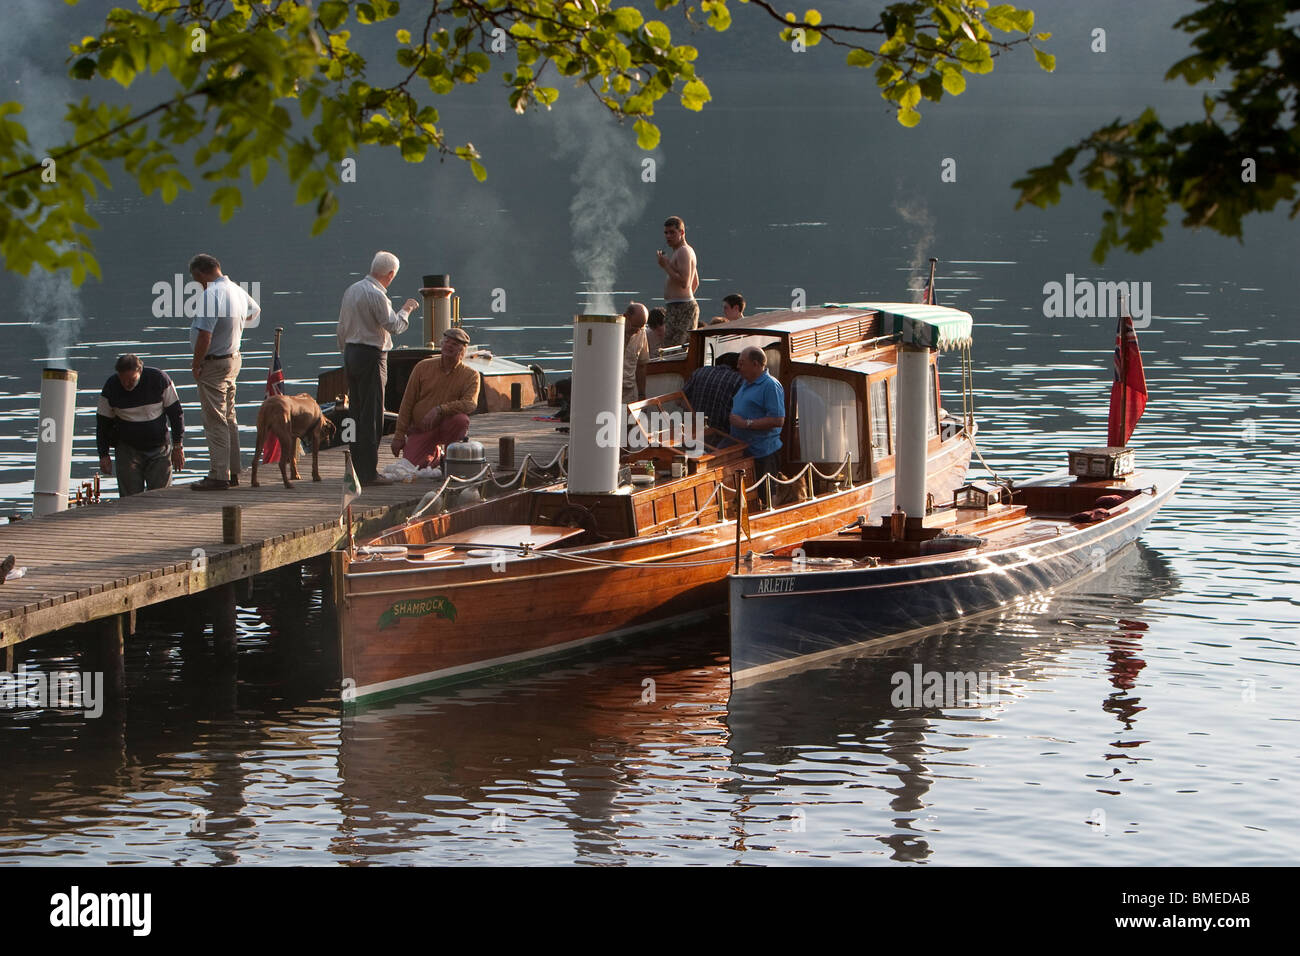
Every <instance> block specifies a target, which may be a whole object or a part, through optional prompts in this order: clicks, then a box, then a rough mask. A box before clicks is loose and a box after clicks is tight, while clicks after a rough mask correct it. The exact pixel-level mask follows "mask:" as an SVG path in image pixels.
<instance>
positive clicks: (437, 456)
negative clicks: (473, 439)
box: [402, 415, 469, 468]
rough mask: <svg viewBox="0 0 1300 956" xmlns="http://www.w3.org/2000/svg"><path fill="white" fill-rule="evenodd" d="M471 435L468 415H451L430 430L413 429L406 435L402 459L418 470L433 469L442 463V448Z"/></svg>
mask: <svg viewBox="0 0 1300 956" xmlns="http://www.w3.org/2000/svg"><path fill="white" fill-rule="evenodd" d="M468 434H469V416H468V415H450V416H448V417H447V418H440V419H438V424H436V425H434V426H433V427H432V428H430V429H428V430H417V429H414V428H413V429H411V430H410V431H408V432H407V433H406V445H405V447H403V448H402V457H403V458H405V459H406V460H407V461H409V462H410V463H411V464H412V465H414V466H415V467H416V468H432V467H434V466H435V465H437V464H438V462H440V461H442V446H443V445H446V444H449V443H450V442H454V441H460V440H461V439H463V438H464V437H465V436H466V435H468Z"/></svg>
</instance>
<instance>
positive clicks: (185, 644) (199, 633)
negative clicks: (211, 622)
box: [181, 594, 209, 654]
mask: <svg viewBox="0 0 1300 956" xmlns="http://www.w3.org/2000/svg"><path fill="white" fill-rule="evenodd" d="M183 601H184V606H185V614H184V623H183V624H182V625H181V653H183V654H197V653H200V652H202V650H203V628H204V627H205V626H206V624H207V619H208V616H209V615H208V614H207V613H206V612H207V604H208V600H207V595H205V594H196V595H193V596H191V597H187V598H184V599H183Z"/></svg>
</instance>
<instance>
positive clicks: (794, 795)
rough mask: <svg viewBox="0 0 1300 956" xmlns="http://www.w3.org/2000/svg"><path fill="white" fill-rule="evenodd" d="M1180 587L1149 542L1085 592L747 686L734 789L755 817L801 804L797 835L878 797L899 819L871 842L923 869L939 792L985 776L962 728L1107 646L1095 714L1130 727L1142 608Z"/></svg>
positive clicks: (734, 730) (733, 708)
mask: <svg viewBox="0 0 1300 956" xmlns="http://www.w3.org/2000/svg"><path fill="white" fill-rule="evenodd" d="M1177 587H1178V583H1177V578H1176V576H1175V573H1174V571H1173V568H1172V567H1171V565H1170V564H1169V562H1168V561H1167V560H1166V559H1165V558H1164V557H1163V556H1162V555H1160V554H1158V553H1156V552H1154V551H1152V550H1151V549H1150V548H1148V547H1146V546H1145V545H1142V544H1141V543H1139V544H1138V545H1137V547H1136V548H1133V549H1129V550H1128V551H1126V552H1124V553H1123V554H1122V555H1121V556H1120V558H1119V559H1118V560H1117V561H1113V562H1112V563H1111V566H1110V567H1109V568H1108V570H1106V571H1105V572H1102V573H1101V574H1098V575H1096V576H1094V577H1092V578H1090V579H1089V580H1088V581H1087V582H1086V583H1084V584H1082V585H1080V586H1078V587H1077V588H1076V589H1072V590H1069V591H1064V592H1057V593H1054V594H1052V595H1049V596H1047V597H1044V598H1041V599H1031V600H1028V601H1025V602H1022V603H1021V604H1019V605H1017V606H1015V607H1014V608H1011V609H1008V610H1005V611H1002V612H999V613H998V614H996V615H991V616H986V617H982V618H979V619H977V620H973V621H968V622H963V623H961V624H958V625H954V626H952V627H949V628H945V629H943V630H941V631H937V632H933V633H930V634H928V635H923V636H920V637H917V638H914V639H912V640H909V641H907V642H906V643H904V644H899V645H892V646H887V647H866V648H864V649H862V650H861V651H860V652H859V653H857V654H856V656H851V657H846V658H842V659H840V660H837V661H835V662H833V663H830V664H827V665H825V666H818V667H812V668H808V669H806V670H803V671H799V672H796V673H793V674H789V675H787V676H784V677H781V678H778V679H774V680H770V681H766V682H763V683H758V684H751V685H748V686H745V687H740V688H737V689H735V691H733V693H732V695H731V699H730V702H729V706H728V716H727V725H728V728H729V730H730V736H729V740H728V746H729V749H730V751H731V763H732V768H733V769H734V770H735V771H736V774H737V776H736V779H735V781H733V783H732V784H731V785H730V786H731V787H732V788H733V790H734V791H735V792H736V793H737V794H738V795H739V796H740V797H741V798H742V800H743V801H744V803H745V804H746V807H747V809H750V808H753V807H761V806H763V805H764V804H766V803H768V802H770V801H776V802H778V803H779V804H781V805H782V806H784V807H789V806H790V805H791V804H792V802H793V803H797V804H800V806H798V807H795V808H794V810H793V811H792V812H791V813H790V818H791V820H792V821H793V824H792V825H793V826H795V827H796V828H797V827H799V826H801V825H806V823H805V821H806V818H807V816H808V815H809V814H810V813H812V812H813V811H812V810H811V807H813V806H815V805H817V804H819V803H824V802H832V803H834V802H838V801H839V799H840V797H839V796H837V795H836V794H835V793H834V791H835V790H836V789H837V787H838V785H840V784H851V786H853V787H854V788H862V787H865V788H869V789H874V790H875V791H877V792H876V793H875V794H872V795H871V796H869V797H864V796H863V794H862V792H861V791H860V790H859V791H858V793H857V796H855V797H854V800H855V801H863V802H867V803H871V804H874V805H876V806H877V807H878V808H879V809H880V810H881V811H882V812H881V813H879V814H878V815H877V816H876V821H877V823H883V822H885V821H886V820H888V822H889V823H890V824H892V828H890V827H883V826H877V828H876V831H875V832H873V833H871V834H870V835H871V836H872V838H873V839H875V840H877V841H879V842H880V843H881V844H883V845H884V846H885V847H886V848H887V850H888V854H889V858H890V859H893V860H896V861H901V862H923V861H926V860H927V859H929V858H930V857H931V856H932V854H933V853H934V849H933V848H932V846H931V843H930V840H929V839H927V836H926V833H925V828H924V827H923V825H922V821H923V819H924V816H925V814H926V811H927V807H928V806H929V804H930V803H931V800H932V799H933V798H934V797H935V794H934V792H933V791H934V790H935V788H936V786H938V785H939V783H940V782H941V781H942V780H943V779H944V778H945V777H947V776H949V775H951V774H959V775H963V776H965V775H967V774H970V773H972V772H975V771H977V769H978V768H976V767H973V766H970V765H965V766H963V762H962V755H963V751H964V750H965V749H966V748H965V747H964V746H963V745H962V744H961V742H960V740H961V738H962V737H963V736H966V733H964V732H963V728H962V725H963V724H970V723H971V722H974V723H975V724H979V723H986V722H996V721H999V720H1000V719H1001V716H1002V715H1003V714H1004V713H1005V712H1006V711H1007V710H1008V709H1010V708H1014V707H1015V706H1016V704H1017V703H1018V701H1020V700H1022V699H1023V698H1024V697H1025V696H1026V695H1027V694H1028V693H1031V692H1033V690H1034V687H1033V685H1034V684H1036V683H1038V682H1043V681H1050V680H1051V679H1053V677H1055V676H1057V674H1058V673H1059V668H1058V662H1059V661H1060V659H1061V658H1062V657H1064V656H1065V655H1066V654H1067V653H1069V652H1070V651H1071V650H1072V649H1073V648H1075V647H1077V646H1079V645H1080V644H1086V645H1089V646H1095V645H1096V642H1097V641H1098V639H1099V638H1100V639H1101V640H1104V641H1105V643H1106V645H1107V647H1108V650H1107V654H1106V656H1107V660H1108V662H1109V663H1108V667H1107V672H1108V676H1109V687H1108V688H1106V689H1104V690H1103V689H1102V688H1100V687H1099V688H1098V695H1099V697H1100V700H1099V703H1098V706H1099V707H1100V708H1101V710H1103V711H1105V712H1106V713H1109V714H1113V715H1114V716H1115V718H1116V720H1117V721H1118V722H1119V723H1120V724H1121V726H1122V727H1123V729H1124V730H1131V729H1132V728H1133V726H1134V724H1135V723H1136V722H1137V721H1138V720H1139V715H1140V714H1141V712H1142V711H1143V710H1144V707H1143V705H1142V703H1141V699H1140V698H1139V697H1137V696H1136V695H1135V694H1134V693H1133V690H1134V686H1135V683H1136V678H1137V675H1138V674H1139V673H1140V672H1141V671H1142V669H1143V667H1144V666H1145V663H1144V661H1143V656H1142V654H1143V651H1142V641H1141V638H1142V632H1143V631H1145V630H1146V624H1145V623H1144V622H1143V621H1142V619H1141V618H1142V613H1141V605H1142V603H1143V602H1144V601H1148V600H1151V599H1153V598H1159V597H1163V596H1166V595H1168V594H1170V593H1173V592H1174V591H1176V590H1177ZM1117 614H1122V615H1123V617H1120V618H1117V617H1116V615H1117ZM931 675H934V676H933V677H931ZM963 675H964V676H963ZM954 678H955V680H954ZM972 691H973V692H972ZM954 692H955V693H954ZM970 730H972V731H974V730H975V728H973V727H972V728H970ZM1140 743H1141V741H1134V742H1131V743H1126V742H1119V743H1117V744H1116V746H1120V747H1137V746H1140ZM1109 756H1110V755H1108V757H1109ZM1115 756H1118V755H1115ZM826 771H832V772H833V773H834V774H835V776H833V777H827V776H826V775H825V772H826ZM810 774H812V775H814V776H815V777H816V783H817V785H816V786H811V785H810V783H809V777H810ZM831 784H834V785H835V786H828V785H831ZM801 792H802V793H803V797H802V799H800V797H799V796H798V795H799V794H800V793H801ZM804 805H806V806H807V807H808V808H809V809H803V806H804ZM744 816H745V815H744V814H742V818H743V817H744ZM759 816H760V819H762V814H760V815H759Z"/></svg>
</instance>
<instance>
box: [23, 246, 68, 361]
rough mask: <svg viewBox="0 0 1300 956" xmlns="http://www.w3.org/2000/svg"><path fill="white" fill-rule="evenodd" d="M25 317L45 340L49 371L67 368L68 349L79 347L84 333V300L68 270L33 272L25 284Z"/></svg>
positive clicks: (35, 270)
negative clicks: (82, 318)
mask: <svg viewBox="0 0 1300 956" xmlns="http://www.w3.org/2000/svg"><path fill="white" fill-rule="evenodd" d="M22 314H23V315H26V316H28V317H30V320H31V323H32V327H33V328H35V329H36V330H37V331H39V332H40V333H41V335H43V336H44V337H45V347H46V348H47V349H48V354H49V356H50V361H49V365H50V367H52V368H67V367H68V349H69V348H70V347H71V346H73V345H75V344H76V342H77V333H78V332H79V331H80V329H81V296H80V295H78V294H77V290H76V287H75V286H73V284H72V280H71V279H70V278H69V277H68V273H67V270H61V271H59V272H54V273H50V272H42V271H41V270H40V269H33V270H32V274H31V275H30V276H28V277H27V278H26V279H23V280H22Z"/></svg>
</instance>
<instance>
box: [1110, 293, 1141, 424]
mask: <svg viewBox="0 0 1300 956" xmlns="http://www.w3.org/2000/svg"><path fill="white" fill-rule="evenodd" d="M1146 407H1147V378H1146V373H1145V372H1143V370H1142V355H1141V354H1140V353H1139V352H1138V338H1137V330H1136V329H1134V328H1133V317H1132V316H1130V315H1129V314H1128V309H1127V308H1126V309H1125V310H1124V314H1123V315H1122V316H1121V317H1120V320H1119V329H1118V330H1117V331H1116V333H1115V382H1114V384H1113V385H1111V387H1110V418H1109V419H1108V420H1107V429H1106V444H1108V445H1111V446H1115V447H1122V446H1124V445H1127V444H1128V440H1129V437H1130V436H1131V435H1132V434H1133V426H1135V425H1136V424H1137V420H1138V419H1139V418H1141V417H1142V410H1143V409H1144V408H1146Z"/></svg>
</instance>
